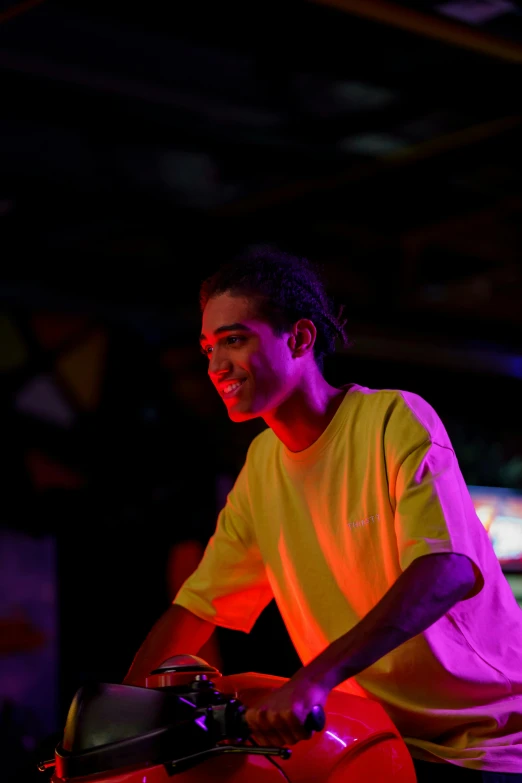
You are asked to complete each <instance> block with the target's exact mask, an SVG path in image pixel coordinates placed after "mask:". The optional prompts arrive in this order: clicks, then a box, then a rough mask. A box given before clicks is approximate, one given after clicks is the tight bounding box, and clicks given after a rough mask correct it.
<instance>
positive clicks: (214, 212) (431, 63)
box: [0, 0, 522, 377]
mask: <svg viewBox="0 0 522 783" xmlns="http://www.w3.org/2000/svg"><path fill="white" fill-rule="evenodd" d="M0 7H1V8H2V11H0V22H1V24H0V39H1V48H0V68H1V73H2V110H1V115H0V128H1V135H2V143H1V145H0V161H1V164H0V165H1V185H0V187H1V191H0V226H1V227H2V234H3V237H4V239H3V248H4V249H3V250H2V262H1V274H2V279H3V285H2V290H3V297H4V299H6V298H11V299H14V300H15V301H20V302H30V303H31V302H40V303H41V302H42V301H44V302H45V301H46V302H54V303H55V304H57V303H58V304H59V303H60V302H61V303H62V304H63V303H64V302H66V301H67V302H69V303H74V302H76V305H75V306H79V305H78V303H81V302H84V303H85V302H87V303H88V302H94V301H95V302H96V303H97V306H98V307H106V308H108V310H110V311H111V312H112V313H115V312H117V311H118V312H119V311H122V312H123V311H128V310H129V309H130V310H132V311H133V312H137V313H148V314H149V316H150V314H151V313H153V314H154V315H155V316H157V317H160V316H161V314H163V317H165V318H166V319H167V320H168V319H169V318H171V319H174V320H176V316H178V315H179V316H181V318H182V319H185V323H186V324H190V323H191V320H190V319H191V317H197V313H195V315H193V316H190V313H194V312H195V311H194V308H193V307H192V302H193V301H194V302H195V286H197V282H198V281H199V279H200V278H201V276H202V275H203V274H206V273H207V272H208V271H211V269H212V268H213V266H214V265H215V263H216V261H217V259H218V258H221V257H226V256H227V255H228V254H229V253H232V252H236V251H237V250H239V249H241V248H242V247H244V246H245V245H246V244H256V243H260V242H274V243H277V244H279V245H280V246H282V247H283V248H285V249H288V250H291V251H295V252H298V253H302V254H305V255H308V256H311V257H312V258H313V259H314V260H318V261H321V262H323V263H324V264H325V267H326V270H327V274H328V279H329V281H330V285H331V288H332V292H333V293H334V294H336V295H337V296H338V297H339V299H340V300H341V301H344V302H346V303H347V304H348V312H349V320H350V321H351V324H352V327H353V329H354V330H355V331H356V332H358V333H359V336H360V337H362V338H363V339H362V342H361V340H359V346H362V348H360V350H366V351H367V352H369V353H371V352H372V351H374V353H375V355H378V354H379V352H381V353H382V352H385V353H386V352H388V353H390V354H393V352H394V351H395V352H396V353H397V352H398V353H400V352H401V351H402V353H403V354H408V351H410V353H411V355H412V356H413V357H416V358H417V359H418V360H422V355H421V354H422V350H421V351H420V353H419V347H418V345H415V340H416V339H418V337H419V336H420V338H421V339H422V340H424V341H425V340H426V337H429V339H430V340H431V341H432V343H433V345H434V346H435V345H438V346H439V348H438V350H439V354H440V361H441V363H444V362H446V364H448V363H450V364H451V362H454V363H457V364H458V363H459V362H461V361H464V359H463V357H464V355H465V354H466V351H467V354H466V355H467V357H468V358H467V361H468V362H471V364H473V361H475V360H474V359H470V358H469V357H470V356H471V353H470V352H469V349H470V345H471V343H470V340H473V341H475V343H474V344H476V347H477V350H479V351H480V352H481V354H480V355H481V356H482V357H483V358H482V359H480V358H479V359H476V361H478V362H479V363H480V361H485V362H486V364H488V363H489V366H490V368H493V371H498V372H504V373H506V374H510V373H511V374H513V373H514V374H515V375H518V374H519V377H522V359H521V360H520V363H519V365H516V361H517V359H516V357H515V358H514V359H509V361H508V365H509V367H510V368H511V369H510V370H508V371H506V370H505V368H504V369H500V370H498V369H497V370H495V369H494V367H493V364H494V362H495V361H496V362H497V364H498V362H499V361H500V365H502V361H501V360H500V359H498V358H497V359H495V360H494V359H493V358H491V357H492V356H493V353H489V354H488V350H489V349H488V344H489V343H491V344H493V343H494V344H495V345H496V348H495V351H496V352H497V357H498V351H499V350H503V351H505V352H509V351H510V352H511V353H513V352H514V353H516V352H517V351H520V352H522V265H521V263H520V255H521V249H522V229H521V226H522V220H521V219H522V176H521V175H522V157H521V156H520V152H519V148H520V141H521V135H522V107H521V95H522V89H521V77H522V13H521V11H520V10H519V9H518V6H517V5H516V4H515V3H512V2H508V0H490V1H489V2H488V1H487V0H482V2H480V1H476V2H473V1H472V0H461V1H458V0H455V2H445V3H444V2H439V3H437V2H426V1H425V2H402V3H400V4H399V3H388V2H384V1H382V2H379V0H331V1H329V0H322V1H321V2H285V3H281V1H280V0H279V2H272V1H270V2H267V1H266V0H265V2H263V3H257V4H250V3H242V4H239V3H227V2H221V3H219V4H217V3H213V4H205V3H200V2H191V3H186V4H184V3H178V4H177V5H173V4H172V3H163V2H162V3H160V2H156V1H155V0H153V1H152V2H151V1H149V2H147V3H146V4H139V5H136V7H135V9H132V8H131V7H130V3H121V4H120V3H107V2H105V3H97V2H83V1H82V0H77V1H75V2H74V3H70V2H60V1H59V0H46V1H44V2H39V3H38V2H35V0H33V2H26V3H21V4H19V5H16V4H14V2H9V3H5V2H4V3H3V4H1V6H0ZM70 306H73V304H71V305H70ZM118 308H119V310H118ZM187 319H188V320H187ZM448 337H449V338H450V340H448ZM477 341H478V342H477ZM449 342H451V348H452V350H453V353H452V354H450V352H449V348H448V343H449ZM372 346H373V347H372ZM408 346H410V348H408ZM459 346H461V348H460V349H459ZM459 350H460V353H459ZM463 351H464V353H463ZM434 355H435V356H436V355H437V352H436V351H434ZM488 356H489V358H487V357H488ZM484 357H486V358H484ZM492 362H493V364H492ZM513 362H515V364H513ZM508 365H506V366H508ZM502 366H504V365H502ZM515 366H516V367H519V369H518V370H516V371H513V367H515Z"/></svg>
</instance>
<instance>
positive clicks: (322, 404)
mask: <svg viewBox="0 0 522 783" xmlns="http://www.w3.org/2000/svg"><path fill="white" fill-rule="evenodd" d="M345 393H346V391H345V390H344V389H337V388H336V387H334V386H330V384H329V383H327V382H326V381H325V380H324V378H323V377H322V376H319V378H317V379H315V380H314V382H313V383H310V384H307V386H306V387H305V388H304V389H298V390H296V391H295V392H294V394H293V395H292V397H290V398H289V399H288V400H286V401H285V402H284V403H283V404H282V405H280V406H279V407H278V408H276V409H275V410H274V411H271V412H270V414H267V415H266V416H264V417H263V418H264V420H265V423H266V424H267V425H268V426H269V427H270V428H271V429H272V430H273V431H274V433H275V435H277V437H278V438H279V440H280V441H282V443H284V445H285V446H286V447H287V449H289V451H294V452H297V451H304V449H307V448H308V447H309V446H311V445H312V443H315V441H316V440H317V439H318V438H319V437H320V436H321V435H322V433H323V432H324V431H325V429H326V428H327V427H328V425H329V424H330V422H331V420H332V419H333V417H334V416H335V414H336V412H337V409H338V408H339V406H340V404H341V402H342V401H343V398H344V395H345Z"/></svg>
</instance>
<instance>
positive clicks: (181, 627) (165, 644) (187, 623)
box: [123, 604, 216, 685]
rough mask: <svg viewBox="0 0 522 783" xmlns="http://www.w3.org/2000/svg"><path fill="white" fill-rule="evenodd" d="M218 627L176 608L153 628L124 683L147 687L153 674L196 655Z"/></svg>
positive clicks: (162, 617)
mask: <svg viewBox="0 0 522 783" xmlns="http://www.w3.org/2000/svg"><path fill="white" fill-rule="evenodd" d="M215 627H216V626H215V625H214V624H213V623H209V622H208V621H207V620H202V619H201V618H200V617H196V615H195V614H192V612H189V611H188V609H185V608H184V607H183V606H179V605H178V604H173V605H172V606H170V607H169V608H168V609H167V611H166V612H165V613H164V614H162V616H161V617H160V618H159V620H158V621H157V622H156V623H155V625H154V626H153V627H152V630H151V631H150V633H149V634H148V636H147V638H146V639H145V641H144V642H143V644H142V645H141V647H140V649H139V650H138V652H137V653H136V656H135V658H134V660H133V662H132V666H131V667H130V669H129V671H128V672H127V675H126V676H125V679H124V681H123V682H124V683H125V684H126V685H145V678H146V677H148V675H149V674H150V673H151V671H152V670H153V669H156V668H157V667H158V666H160V664H162V663H163V661H165V660H166V659H167V658H170V657H171V656H172V655H180V654H183V653H187V654H192V655H196V654H197V653H198V652H199V651H200V649H201V648H202V647H203V645H204V644H205V642H206V641H207V640H208V639H209V638H210V635H211V634H212V631H213V630H214V628H215Z"/></svg>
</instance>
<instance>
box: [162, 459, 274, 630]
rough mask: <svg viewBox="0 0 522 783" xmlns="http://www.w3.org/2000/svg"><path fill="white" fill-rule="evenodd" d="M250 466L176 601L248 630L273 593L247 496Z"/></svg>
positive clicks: (206, 616)
mask: <svg viewBox="0 0 522 783" xmlns="http://www.w3.org/2000/svg"><path fill="white" fill-rule="evenodd" d="M245 485H246V466H245V467H244V468H243V470H242V471H241V473H240V475H239V476H238V479H237V481H236V483H235V485H234V488H233V489H232V491H231V492H230V493H229V495H228V498H227V502H226V504H225V507H224V508H223V509H222V511H221V513H220V514H219V517H218V521H217V526H216V531H215V533H214V535H213V536H212V538H211V539H210V541H209V543H208V545H207V548H206V550H205V553H204V555H203V558H202V560H201V562H200V564H199V566H198V568H197V569H196V570H195V571H194V573H193V574H192V575H191V576H190V577H189V578H188V579H187V580H186V582H185V583H184V584H183V585H182V587H181V589H180V590H179V592H178V593H177V595H176V597H175V598H174V601H173V603H175V604H179V605H180V606H183V607H185V609H188V610H189V611H191V612H192V613H193V614H195V615H197V616H198V617H201V618H202V619H204V620H208V621H209V622H212V623H214V624H215V625H219V626H223V627H224V628H231V629H232V630H235V631H245V632H247V633H248V631H250V630H251V629H252V627H253V625H254V623H255V621H256V620H257V618H258V617H259V615H260V614H261V612H262V611H263V609H264V608H265V606H266V605H267V604H268V603H269V601H270V600H271V599H272V597H273V593H272V589H271V587H270V584H269V582H268V578H267V574H266V570H265V565H264V563H263V560H262V557H261V553H260V551H259V547H258V545H257V541H256V537H255V533H254V529H253V525H252V522H251V519H250V514H249V509H248V498H247V497H246V487H245Z"/></svg>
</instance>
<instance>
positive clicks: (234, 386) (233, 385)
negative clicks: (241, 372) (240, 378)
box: [223, 382, 241, 394]
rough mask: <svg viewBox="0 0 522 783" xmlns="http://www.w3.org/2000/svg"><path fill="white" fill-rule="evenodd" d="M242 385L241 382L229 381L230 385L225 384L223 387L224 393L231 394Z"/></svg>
mask: <svg viewBox="0 0 522 783" xmlns="http://www.w3.org/2000/svg"><path fill="white" fill-rule="evenodd" d="M240 386H241V383H237V382H236V383H229V384H228V386H225V388H224V389H223V393H224V394H229V393H230V392H231V391H235V390H236V389H239V387H240Z"/></svg>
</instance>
